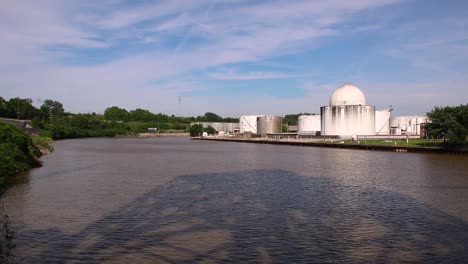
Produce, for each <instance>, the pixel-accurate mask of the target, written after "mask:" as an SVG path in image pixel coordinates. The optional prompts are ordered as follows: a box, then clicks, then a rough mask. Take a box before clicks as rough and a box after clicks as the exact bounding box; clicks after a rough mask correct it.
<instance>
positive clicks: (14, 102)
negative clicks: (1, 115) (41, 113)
mask: <svg viewBox="0 0 468 264" xmlns="http://www.w3.org/2000/svg"><path fill="white" fill-rule="evenodd" d="M7 105H8V115H7V117H9V118H19V119H33V118H34V117H35V116H37V115H38V111H37V109H36V108H35V107H34V106H33V105H32V100H31V99H29V98H25V99H23V98H19V97H15V98H10V100H8V103H7Z"/></svg>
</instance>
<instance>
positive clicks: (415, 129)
mask: <svg viewBox="0 0 468 264" xmlns="http://www.w3.org/2000/svg"><path fill="white" fill-rule="evenodd" d="M428 122H429V118H428V117H427V116H395V117H392V118H390V134H391V135H408V136H418V135H423V134H424V126H425V124H426V123H428ZM421 128H422V129H421Z"/></svg>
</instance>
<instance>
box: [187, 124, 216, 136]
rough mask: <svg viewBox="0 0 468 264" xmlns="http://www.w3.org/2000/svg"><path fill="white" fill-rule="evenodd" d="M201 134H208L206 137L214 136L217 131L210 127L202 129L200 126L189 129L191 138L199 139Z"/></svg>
mask: <svg viewBox="0 0 468 264" xmlns="http://www.w3.org/2000/svg"><path fill="white" fill-rule="evenodd" d="M203 132H206V133H208V135H214V134H216V133H217V132H218V131H216V129H214V128H213V127H211V126H208V127H207V128H203V126H202V125H201V124H194V125H193V126H191V127H190V136H191V137H200V136H201V135H202V134H203Z"/></svg>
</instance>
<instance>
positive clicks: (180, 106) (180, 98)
mask: <svg viewBox="0 0 468 264" xmlns="http://www.w3.org/2000/svg"><path fill="white" fill-rule="evenodd" d="M181 109H182V97H181V96H179V116H181V114H182V113H181Z"/></svg>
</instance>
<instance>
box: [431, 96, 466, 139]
mask: <svg viewBox="0 0 468 264" xmlns="http://www.w3.org/2000/svg"><path fill="white" fill-rule="evenodd" d="M427 116H428V117H429V118H430V119H431V123H429V124H427V125H426V131H427V135H428V136H429V137H431V138H442V139H444V142H446V139H447V140H448V141H447V142H446V143H448V144H449V145H461V144H463V143H465V142H466V138H467V136H468V104H466V105H460V106H446V107H435V108H434V109H433V110H432V111H431V112H429V113H427Z"/></svg>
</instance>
